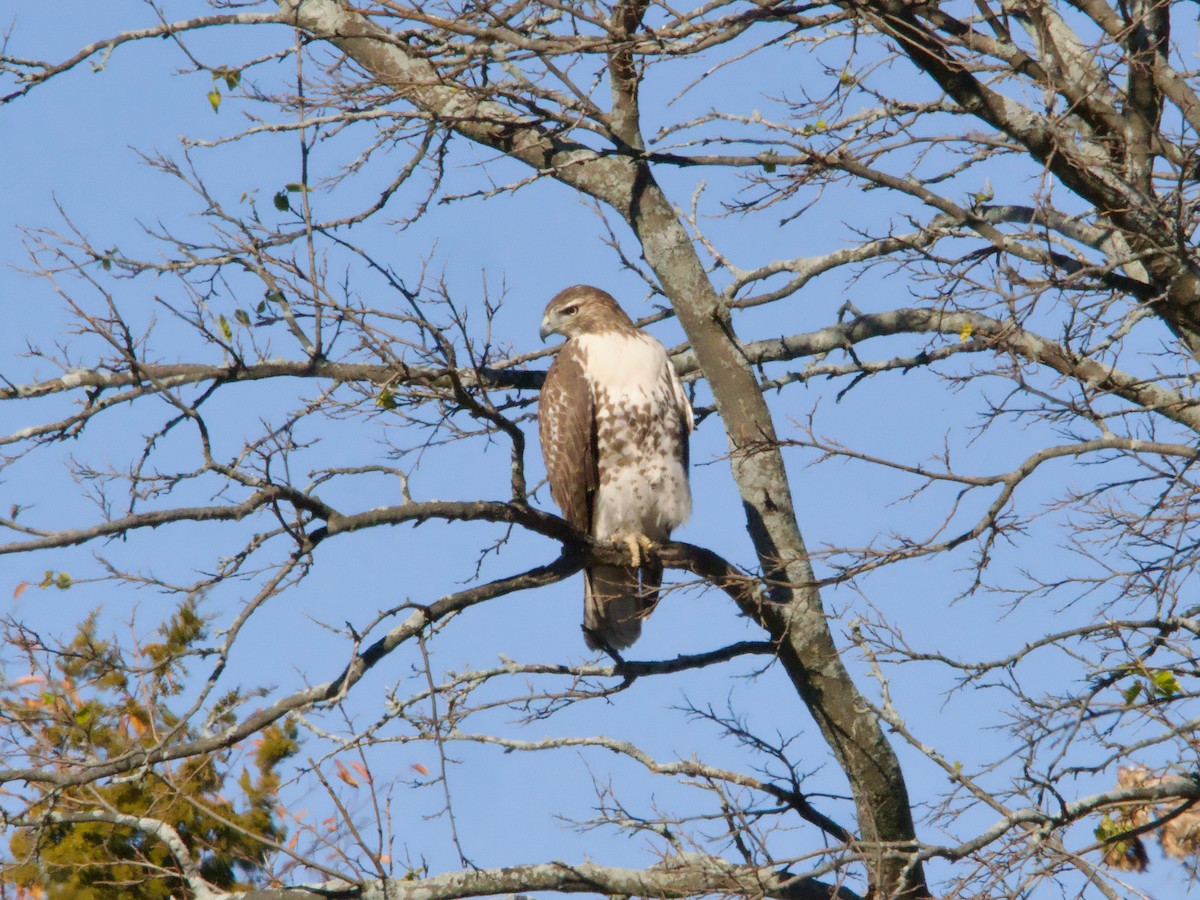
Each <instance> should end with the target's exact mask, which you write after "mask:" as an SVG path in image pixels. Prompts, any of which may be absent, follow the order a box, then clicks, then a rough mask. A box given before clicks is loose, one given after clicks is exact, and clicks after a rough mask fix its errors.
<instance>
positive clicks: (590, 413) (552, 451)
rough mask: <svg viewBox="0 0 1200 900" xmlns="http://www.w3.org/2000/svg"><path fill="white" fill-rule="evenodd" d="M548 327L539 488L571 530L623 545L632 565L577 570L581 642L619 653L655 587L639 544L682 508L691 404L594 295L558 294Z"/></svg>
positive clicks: (579, 290)
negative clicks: (546, 481) (552, 349)
mask: <svg viewBox="0 0 1200 900" xmlns="http://www.w3.org/2000/svg"><path fill="white" fill-rule="evenodd" d="M551 334H560V335H562V336H563V337H564V338H566V343H564V344H563V345H562V348H561V349H560V350H559V351H558V357H557V358H556V359H555V360H554V364H553V365H551V366H550V371H549V372H548V373H547V375H546V382H545V385H544V386H543V387H542V396H541V400H540V402H539V404H538V435H539V437H540V438H541V444H542V457H543V458H544V459H545V461H546V473H547V475H548V476H549V478H550V495H551V496H552V497H553V498H554V502H555V503H556V504H558V507H559V508H560V509H561V510H562V513H563V517H564V518H565V519H566V520H567V521H568V522H570V523H571V524H572V525H574V526H575V527H576V528H578V529H579V530H580V531H583V532H586V533H587V534H589V535H591V536H592V538H594V539H595V540H598V541H622V542H624V543H626V544H628V546H629V549H630V553H631V555H632V557H633V561H634V565H630V566H589V567H588V568H587V569H585V570H584V573H583V575H584V582H583V634H584V639H585V640H586V641H587V645H588V646H589V647H590V648H592V649H593V650H596V649H600V648H604V649H608V650H619V649H621V648H623V647H628V646H629V645H630V644H632V643H633V642H634V641H636V640H637V639H638V635H640V634H641V632H642V619H643V618H644V617H645V616H646V615H648V614H649V612H650V610H651V609H652V608H653V607H654V604H655V602H657V600H658V588H659V585H660V584H661V583H662V563H659V562H657V561H653V560H650V559H646V558H644V554H643V553H642V552H641V551H643V550H644V549H646V548H647V546H648V544H649V542H651V541H665V540H667V539H668V538H669V537H670V534H671V530H672V529H673V528H676V527H677V526H679V525H681V524H682V523H683V522H684V521H685V520H686V519H687V517H688V516H689V515H690V514H691V511H692V495H691V491H690V489H689V488H688V434H689V433H690V432H691V430H692V407H691V404H689V403H688V399H687V396H686V395H685V394H684V392H683V385H682V384H681V383H680V381H679V376H678V375H676V374H675V369H674V368H673V367H672V365H671V360H670V358H669V357H668V356H667V351H666V349H665V348H664V347H663V345H662V344H660V343H659V342H658V341H656V340H655V339H654V338H653V337H651V336H650V335H648V334H646V332H644V331H642V330H641V329H640V328H638V327H637V326H636V325H634V324H633V321H632V320H631V319H630V318H629V316H628V315H626V314H625V311H624V310H623V309H621V307H620V306H618V305H617V301H616V300H614V299H613V298H612V297H611V296H609V295H608V294H606V293H605V292H604V291H602V290H600V289H598V288H594V287H588V286H587V285H575V286H574V287H569V288H567V289H566V290H564V291H562V292H561V293H559V294H558V295H557V296H556V297H555V298H554V299H553V300H551V301H550V303H549V305H548V306H547V307H546V312H545V314H544V315H543V316H542V329H541V335H542V340H545V339H546V338H547V337H549V336H550V335H551ZM639 575H640V583H639Z"/></svg>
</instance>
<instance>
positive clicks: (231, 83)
mask: <svg viewBox="0 0 1200 900" xmlns="http://www.w3.org/2000/svg"><path fill="white" fill-rule="evenodd" d="M241 83H242V73H241V72H226V73H225V87H227V88H229V89H230V90H231V91H232V90H233V89H234V88H236V87H237V86H238V85H239V84H241Z"/></svg>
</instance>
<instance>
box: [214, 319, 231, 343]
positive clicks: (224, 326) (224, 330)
mask: <svg viewBox="0 0 1200 900" xmlns="http://www.w3.org/2000/svg"><path fill="white" fill-rule="evenodd" d="M217 324H218V325H220V326H221V334H223V335H225V340H227V341H231V340H233V329H232V328H230V327H229V320H228V319H226V318H225V317H224V316H217Z"/></svg>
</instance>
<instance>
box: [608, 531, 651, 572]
mask: <svg viewBox="0 0 1200 900" xmlns="http://www.w3.org/2000/svg"><path fill="white" fill-rule="evenodd" d="M612 541H613V543H615V544H621V545H622V546H623V547H625V549H627V550H628V551H629V556H630V557H631V558H632V559H633V563H632V566H633V567H634V568H635V569H640V568H641V567H642V563H644V562H645V561H646V557H647V556H650V555H651V554H652V553H653V552H654V541H652V540H650V538H648V537H646V536H645V535H644V534H642V533H641V532H632V531H623V532H620V533H618V534H614V535H613V536H612Z"/></svg>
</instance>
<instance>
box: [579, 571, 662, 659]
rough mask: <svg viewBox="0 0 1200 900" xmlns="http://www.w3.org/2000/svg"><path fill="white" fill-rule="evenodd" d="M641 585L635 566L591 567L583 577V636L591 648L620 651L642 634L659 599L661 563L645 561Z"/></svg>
mask: <svg viewBox="0 0 1200 900" xmlns="http://www.w3.org/2000/svg"><path fill="white" fill-rule="evenodd" d="M641 574H642V579H641V584H640V585H639V583H638V570H637V568H636V567H634V566H593V567H592V568H590V569H588V570H586V571H585V572H584V577H583V637H584V640H585V641H587V645H588V647H590V648H591V649H592V650H601V649H607V650H623V649H624V648H625V647H628V646H629V645H631V644H632V643H633V642H634V641H636V640H637V639H638V637H639V636H640V635H641V633H642V620H643V619H644V618H646V616H648V615H649V614H650V610H652V609H653V608H654V604H655V603H657V602H658V587H659V585H660V584H661V583H662V564H661V563H650V562H647V563H645V564H644V565H643V566H642V569H641Z"/></svg>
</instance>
